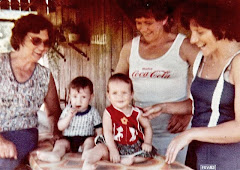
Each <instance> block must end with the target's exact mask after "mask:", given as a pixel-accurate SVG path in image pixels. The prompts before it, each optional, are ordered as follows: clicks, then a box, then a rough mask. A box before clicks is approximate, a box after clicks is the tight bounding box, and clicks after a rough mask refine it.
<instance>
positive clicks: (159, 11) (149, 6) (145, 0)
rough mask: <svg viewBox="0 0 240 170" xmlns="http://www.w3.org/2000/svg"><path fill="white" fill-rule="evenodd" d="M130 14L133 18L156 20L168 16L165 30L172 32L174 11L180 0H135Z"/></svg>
mask: <svg viewBox="0 0 240 170" xmlns="http://www.w3.org/2000/svg"><path fill="white" fill-rule="evenodd" d="M134 2H135V3H133V4H132V9H131V10H130V12H129V14H128V15H129V16H130V17H131V19H132V20H135V19H136V18H141V17H145V18H150V17H153V18H155V20H156V21H162V20H164V19H166V18H167V17H168V21H167V24H165V25H164V30H165V31H166V32H170V31H171V28H172V26H173V25H174V11H175V9H176V7H177V4H178V3H180V2H179V0H138V1H134Z"/></svg>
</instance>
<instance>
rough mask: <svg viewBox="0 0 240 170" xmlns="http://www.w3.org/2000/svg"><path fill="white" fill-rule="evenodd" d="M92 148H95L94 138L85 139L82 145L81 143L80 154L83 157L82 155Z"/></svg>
mask: <svg viewBox="0 0 240 170" xmlns="http://www.w3.org/2000/svg"><path fill="white" fill-rule="evenodd" d="M94 146H95V144H94V137H89V138H87V139H86V140H85V141H84V143H83V153H82V155H84V153H85V152H86V151H87V150H89V149H91V148H93V147H94Z"/></svg>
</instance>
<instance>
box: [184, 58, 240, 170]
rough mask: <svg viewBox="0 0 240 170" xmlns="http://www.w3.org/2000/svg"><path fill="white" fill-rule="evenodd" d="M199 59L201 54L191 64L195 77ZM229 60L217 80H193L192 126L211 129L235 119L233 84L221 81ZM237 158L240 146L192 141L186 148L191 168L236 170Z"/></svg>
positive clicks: (239, 164) (239, 167)
mask: <svg viewBox="0 0 240 170" xmlns="http://www.w3.org/2000/svg"><path fill="white" fill-rule="evenodd" d="M234 56H235V55H234ZM234 56H233V57H234ZM201 60H202V55H199V56H198V57H197V58H196V61H195V63H194V68H193V72H194V75H195V76H196V74H197V70H198V68H199V65H200V62H201ZM231 61H232V60H230V61H229V62H228V64H227V65H226V66H225V68H224V69H223V71H222V74H221V76H220V77H219V79H218V80H207V79H203V78H200V77H198V76H196V77H195V79H194V80H193V82H192V86H191V93H192V96H193V99H194V115H193V119H192V127H214V126H216V125H218V124H221V123H224V122H227V121H230V120H234V119H235V113H234V97H235V88H234V85H233V84H231V83H229V82H227V81H226V80H224V73H225V70H226V68H227V67H228V66H229V64H230V63H231ZM239 155H240V143H232V144H214V143H207V142H199V141H193V142H191V143H190V144H189V147H188V154H187V160H186V165H187V166H190V167H191V168H193V169H202V168H203V166H204V165H210V166H212V167H215V169H217V170H227V169H231V170H236V169H240V161H239V160H240V159H239Z"/></svg>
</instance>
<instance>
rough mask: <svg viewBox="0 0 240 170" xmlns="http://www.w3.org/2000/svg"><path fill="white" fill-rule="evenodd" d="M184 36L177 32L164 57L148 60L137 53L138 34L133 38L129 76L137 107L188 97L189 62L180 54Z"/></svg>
mask: <svg viewBox="0 0 240 170" xmlns="http://www.w3.org/2000/svg"><path fill="white" fill-rule="evenodd" d="M184 39H185V36H184V35H183V34H178V35H177V37H176V39H175V40H174V42H173V44H172V46H171V47H170V49H169V50H168V51H167V52H166V53H165V54H164V55H163V56H159V57H158V58H156V59H151V60H146V59H143V58H141V56H140V55H139V43H140V36H138V37H135V38H134V39H133V40H132V48H131V54H130V58H129V77H130V78H131V79H132V81H133V87H134V100H135V102H136V103H135V104H136V106H139V107H146V106H150V105H153V104H157V103H162V102H174V101H181V100H184V99H186V98H187V81H188V76H187V75H188V66H189V65H188V63H187V62H186V61H184V60H183V59H182V58H181V57H180V55H179V49H180V46H181V44H182V42H183V40H184Z"/></svg>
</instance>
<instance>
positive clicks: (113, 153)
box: [109, 148, 120, 163]
mask: <svg viewBox="0 0 240 170" xmlns="http://www.w3.org/2000/svg"><path fill="white" fill-rule="evenodd" d="M109 152H110V161H111V162H113V163H118V162H120V155H119V152H118V150H117V149H116V148H113V149H110V150H109Z"/></svg>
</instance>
